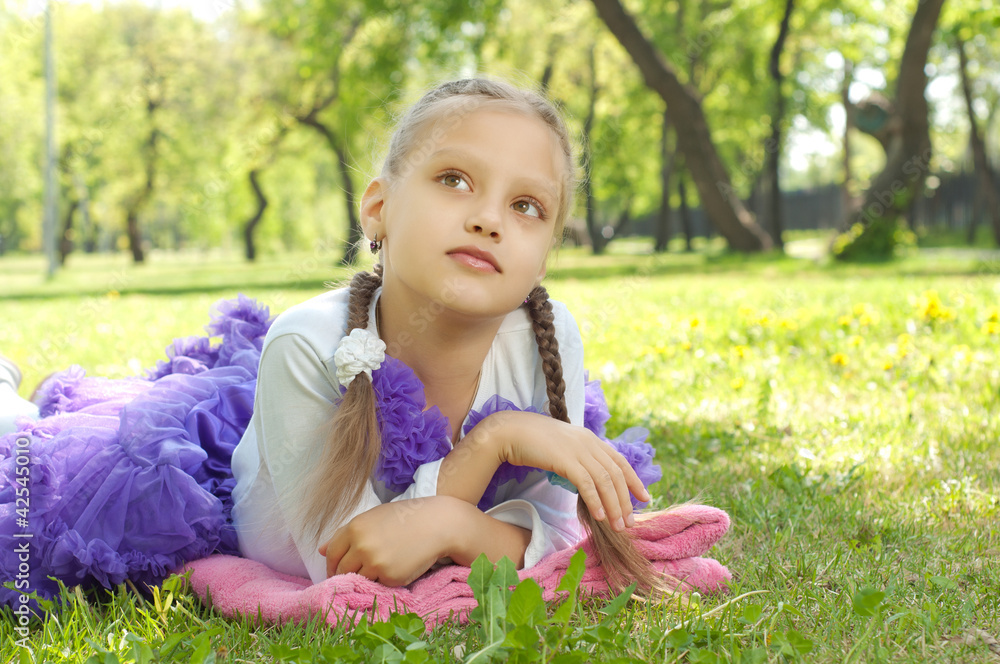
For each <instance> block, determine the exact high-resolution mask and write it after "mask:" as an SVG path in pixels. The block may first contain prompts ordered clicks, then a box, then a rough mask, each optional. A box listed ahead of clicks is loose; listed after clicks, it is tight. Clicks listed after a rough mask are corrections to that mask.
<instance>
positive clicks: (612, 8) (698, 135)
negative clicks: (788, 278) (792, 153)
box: [592, 0, 771, 251]
mask: <svg viewBox="0 0 1000 664" xmlns="http://www.w3.org/2000/svg"><path fill="white" fill-rule="evenodd" d="M592 2H593V4H594V6H595V7H596V8H597V13H598V14H599V15H600V16H601V18H602V19H603V20H604V23H605V24H606V25H607V26H608V29H609V30H610V31H611V32H612V33H613V34H614V35H615V37H616V38H617V39H618V41H619V42H620V43H621V45H622V46H623V47H624V48H625V50H626V51H628V52H629V54H631V56H632V60H633V61H634V62H635V64H636V66H638V68H639V71H640V72H641V73H642V76H643V79H644V80H645V81H646V85H648V86H649V87H650V88H651V89H653V90H654V91H656V93H657V94H659V95H660V97H661V98H662V99H663V101H664V102H666V104H667V113H669V114H670V122H671V124H673V125H674V127H676V128H677V147H678V149H679V150H680V151H681V153H682V154H683V155H684V161H685V164H686V167H687V169H688V171H689V172H690V173H691V177H692V178H693V179H694V182H695V186H696V187H697V188H698V195H699V196H700V198H701V205H702V208H703V209H704V210H705V213H706V214H707V216H708V218H709V219H710V220H711V221H712V224H713V225H714V226H715V228H716V229H717V230H718V231H719V233H721V234H722V235H723V236H724V237H725V238H726V240H727V241H728V242H729V246H730V248H731V249H733V250H735V251H760V250H762V249H769V248H770V247H771V238H770V237H769V236H768V234H767V233H766V232H765V231H764V230H763V229H761V228H760V226H758V225H757V223H756V222H755V221H754V219H753V217H752V215H751V214H750V213H749V212H748V211H747V209H746V208H745V207H744V206H743V203H742V201H740V198H739V196H738V195H737V192H736V190H735V189H734V188H733V186H732V184H731V181H730V179H729V174H728V173H727V172H726V169H725V167H724V166H723V164H722V160H721V159H720V158H719V154H718V152H717V151H716V149H715V144H714V143H713V142H712V136H711V133H710V131H709V128H708V123H707V121H706V120H705V114H704V112H703V110H702V107H701V99H700V97H699V96H698V94H697V93H696V92H695V91H694V90H693V89H691V88H689V87H687V86H685V85H684V84H682V83H681V82H680V80H679V79H678V78H677V74H676V73H675V72H674V70H673V68H672V67H671V66H670V65H669V64H668V63H667V62H666V60H665V59H664V58H663V55H662V54H661V53H660V52H659V51H657V50H656V47H655V46H653V44H652V43H650V41H649V40H648V39H646V37H645V36H644V35H643V34H642V32H641V31H640V30H639V28H638V26H637V25H636V23H635V21H634V20H633V19H632V17H631V16H630V15H629V14H628V13H626V11H625V9H624V8H623V7H622V5H621V3H620V2H619V0H592Z"/></svg>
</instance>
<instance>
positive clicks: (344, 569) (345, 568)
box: [326, 552, 364, 574]
mask: <svg viewBox="0 0 1000 664" xmlns="http://www.w3.org/2000/svg"><path fill="white" fill-rule="evenodd" d="M326 564H327V569H329V567H330V561H329V559H328V560H327V563H326ZM363 566H364V564H363V563H362V562H361V559H360V558H359V557H357V556H355V555H352V553H351V552H347V553H346V554H344V556H343V557H342V558H341V559H340V560H339V561H337V565H336V567H334V574H350V573H351V572H355V573H360V572H359V570H360V569H361V568H362V567H363Z"/></svg>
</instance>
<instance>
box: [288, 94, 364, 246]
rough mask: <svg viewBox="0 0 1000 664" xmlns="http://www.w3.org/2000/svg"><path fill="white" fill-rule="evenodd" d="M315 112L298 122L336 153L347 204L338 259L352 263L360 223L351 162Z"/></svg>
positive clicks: (358, 236) (359, 233) (358, 237)
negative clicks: (344, 238) (314, 132)
mask: <svg viewBox="0 0 1000 664" xmlns="http://www.w3.org/2000/svg"><path fill="white" fill-rule="evenodd" d="M315 115H316V114H315V113H311V114H310V115H308V116H306V117H301V118H299V122H301V123H302V124H304V125H306V126H309V127H312V128H313V129H315V130H316V131H318V132H319V133H320V134H321V135H322V136H323V138H325V139H326V142H327V145H329V146H330V149H331V150H333V152H334V154H336V155H337V166H338V168H339V171H340V180H341V186H342V187H343V188H344V203H345V204H346V206H347V240H345V241H344V256H343V258H341V259H340V262H341V264H343V265H354V262H355V261H356V260H357V259H358V243H359V242H361V236H362V233H361V223H360V222H359V221H358V213H357V210H356V209H355V205H354V183H353V181H352V180H351V162H350V161H349V160H348V159H347V153H345V152H344V150H343V148H342V147H341V146H340V143H339V142H338V141H337V138H336V137H335V136H334V135H333V132H332V131H330V128H329V127H327V126H326V125H325V124H323V123H322V122H320V121H319V120H317V119H316V117H315Z"/></svg>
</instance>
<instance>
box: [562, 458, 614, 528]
mask: <svg viewBox="0 0 1000 664" xmlns="http://www.w3.org/2000/svg"><path fill="white" fill-rule="evenodd" d="M565 477H566V479H568V480H569V481H570V483H572V484H573V486H575V487H576V492H577V493H578V494H580V498H582V499H583V503H584V505H586V506H587V509H588V510H590V515H591V516H592V517H594V520H595V521H604V519H606V518H607V513H606V512H605V510H604V503H603V502H602V501H601V494H600V493H599V492H598V491H597V486H596V485H595V484H594V479H593V477H592V476H591V474H590V473H589V472H587V469H586V468H584V467H583V466H582V465H581V466H578V467H576V468H574V469H572V470H570V471H568V472H566V474H565Z"/></svg>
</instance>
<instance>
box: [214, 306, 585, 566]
mask: <svg viewBox="0 0 1000 664" xmlns="http://www.w3.org/2000/svg"><path fill="white" fill-rule="evenodd" d="M380 295H381V289H379V290H377V291H376V293H375V296H374V297H373V298H372V304H371V309H370V311H369V316H368V321H369V323H368V329H369V330H371V331H373V332H375V333H376V334H377V333H378V330H377V329H376V326H375V305H376V303H377V301H378V297H379V296H380ZM347 302H348V291H347V289H340V290H336V291H329V292H327V293H323V294H322V295H319V296H317V297H314V298H312V299H310V300H307V301H306V302H303V303H301V304H299V305H296V306H294V307H292V308H290V309H288V310H287V311H285V312H284V313H282V314H281V315H280V316H278V318H277V319H276V320H275V321H274V323H273V324H272V326H271V328H270V330H269V331H268V333H267V337H266V338H265V339H264V347H263V351H262V354H261V358H260V370H259V373H258V380H257V390H256V396H255V400H254V409H253V416H252V418H251V420H250V425H249V427H248V428H247V430H246V433H245V434H244V435H243V438H242V440H240V443H239V445H237V447H236V450H235V451H234V452H233V475H234V476H235V478H236V488H235V489H234V490H233V521H234V523H235V526H236V530H237V533H238V535H239V544H240V550H241V551H242V553H243V555H244V556H246V557H247V558H251V559H253V560H257V561H260V562H262V563H264V564H266V565H268V566H269V567H271V568H273V569H275V570H278V571H279V572H284V573H286V574H293V575H297V576H303V577H305V576H308V577H310V578H311V579H312V581H313V583H319V582H320V581H322V580H324V579H326V559H325V558H324V557H323V556H321V555H319V552H318V551H317V547H318V543H317V542H316V541H315V540H314V539H313V537H312V536H310V535H308V534H306V533H305V532H303V531H302V530H301V528H300V526H299V524H300V523H301V514H300V511H299V510H300V507H301V506H302V505H303V503H304V496H305V495H306V492H307V491H308V487H305V486H304V477H305V476H306V473H307V472H308V470H309V469H311V468H313V467H314V466H315V465H316V464H317V463H318V461H319V459H320V457H321V450H322V446H323V445H324V444H325V442H326V440H327V437H328V431H327V429H326V425H327V424H328V423H329V422H330V420H331V417H332V415H333V412H334V402H335V400H336V399H337V398H338V397H339V394H340V393H339V383H338V381H337V368H336V365H335V364H334V360H333V354H334V352H335V351H336V349H337V344H338V343H339V342H340V339H341V338H342V337H343V336H344V335H345V334H346V333H347ZM552 307H553V314H554V316H555V321H554V325H555V329H556V339H557V340H558V342H559V354H560V356H561V358H562V368H563V378H564V380H565V381H566V395H565V396H566V407H567V410H568V413H569V418H570V421H571V422H572V423H573V424H577V425H582V424H583V408H584V373H583V343H582V341H581V339H580V332H579V329H578V328H577V326H576V322H575V321H574V320H573V317H572V316H571V315H570V313H569V311H568V310H567V309H566V307H565V306H564V305H563V304H561V303H559V302H555V301H553V302H552ZM496 394H499V395H500V396H502V397H504V398H505V399H508V400H510V401H512V402H513V403H514V404H515V405H517V406H518V407H519V408H527V407H529V406H533V407H534V408H536V409H538V410H540V411H541V412H548V410H547V407H546V406H547V403H546V402H547V397H546V391H545V377H544V375H543V373H542V364H541V359H540V357H539V355H538V349H537V346H536V343H535V337H534V333H533V332H532V329H531V321H530V319H529V317H528V314H527V312H526V311H525V310H524V309H523V308H520V309H518V310H516V311H514V312H512V313H511V314H509V315H508V316H507V317H506V318H505V319H504V321H503V322H502V323H501V325H500V329H499V331H498V332H497V335H496V338H495V339H494V340H493V345H492V346H491V347H490V350H489V352H488V353H487V354H486V359H485V360H484V361H483V368H482V375H481V378H480V382H479V389H478V391H477V392H476V396H475V398H474V399H473V402H472V408H471V410H479V409H481V408H482V406H483V404H484V403H485V402H486V401H487V400H488V399H489V398H490V397H492V396H494V395H496ZM440 466H441V461H435V462H432V463H427V464H424V465H422V466H420V467H419V468H418V469H417V471H416V474H415V476H414V481H413V484H412V485H411V486H410V487H409V488H407V489H406V491H405V492H403V493H402V494H397V493H395V492H392V491H390V490H388V489H387V488H386V487H385V486H383V485H382V484H381V483H380V482H372V481H369V482H368V484H367V485H366V487H365V489H364V493H363V495H362V498H361V502H360V503H359V504H358V506H357V508H356V509H355V510H354V512H353V513H351V514H349V515H348V517H347V518H346V519H344V520H343V521H340V522H337V523H329V524H327V526H326V527H325V528H324V530H323V532H322V534H321V536H320V539H319V542H320V543H322V542H326V541H327V540H329V539H330V538H331V537H332V536H333V534H334V532H335V531H336V530H337V529H338V528H339V527H341V526H342V525H344V524H346V523H347V522H348V521H350V520H351V519H352V518H354V517H355V516H357V515H358V514H361V513H362V512H365V511H367V510H369V509H371V508H373V507H376V506H378V505H380V504H382V503H385V502H389V501H396V500H405V499H409V498H419V497H425V496H433V495H435V494H436V493H437V478H438V470H439V469H440ZM576 502H577V496H576V494H573V493H571V492H569V491H567V490H565V489H563V488H561V487H558V486H554V485H552V484H551V483H550V482H549V481H548V480H547V479H546V477H545V475H544V474H543V473H540V472H533V473H531V474H530V475H529V476H528V478H527V479H526V480H525V481H524V482H522V483H519V484H518V483H515V482H509V483H507V484H505V485H503V486H501V487H500V488H499V489H498V490H497V494H496V498H495V500H494V505H495V507H493V508H492V509H490V510H488V511H487V514H489V515H491V516H493V517H494V518H496V519H499V520H501V521H504V522H506V523H510V524H514V525H517V526H520V527H522V528H526V529H529V530H531V542H530V543H529V545H528V548H527V550H526V551H525V553H524V566H525V567H530V566H532V565H534V564H535V563H537V562H538V561H539V560H541V559H542V558H543V557H544V556H546V555H548V554H549V553H552V552H555V551H558V550H560V549H564V548H566V547H568V546H571V545H573V544H575V543H576V542H578V541H579V540H580V538H581V536H582V534H581V533H582V529H581V525H580V523H579V520H578V518H577V516H576Z"/></svg>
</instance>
